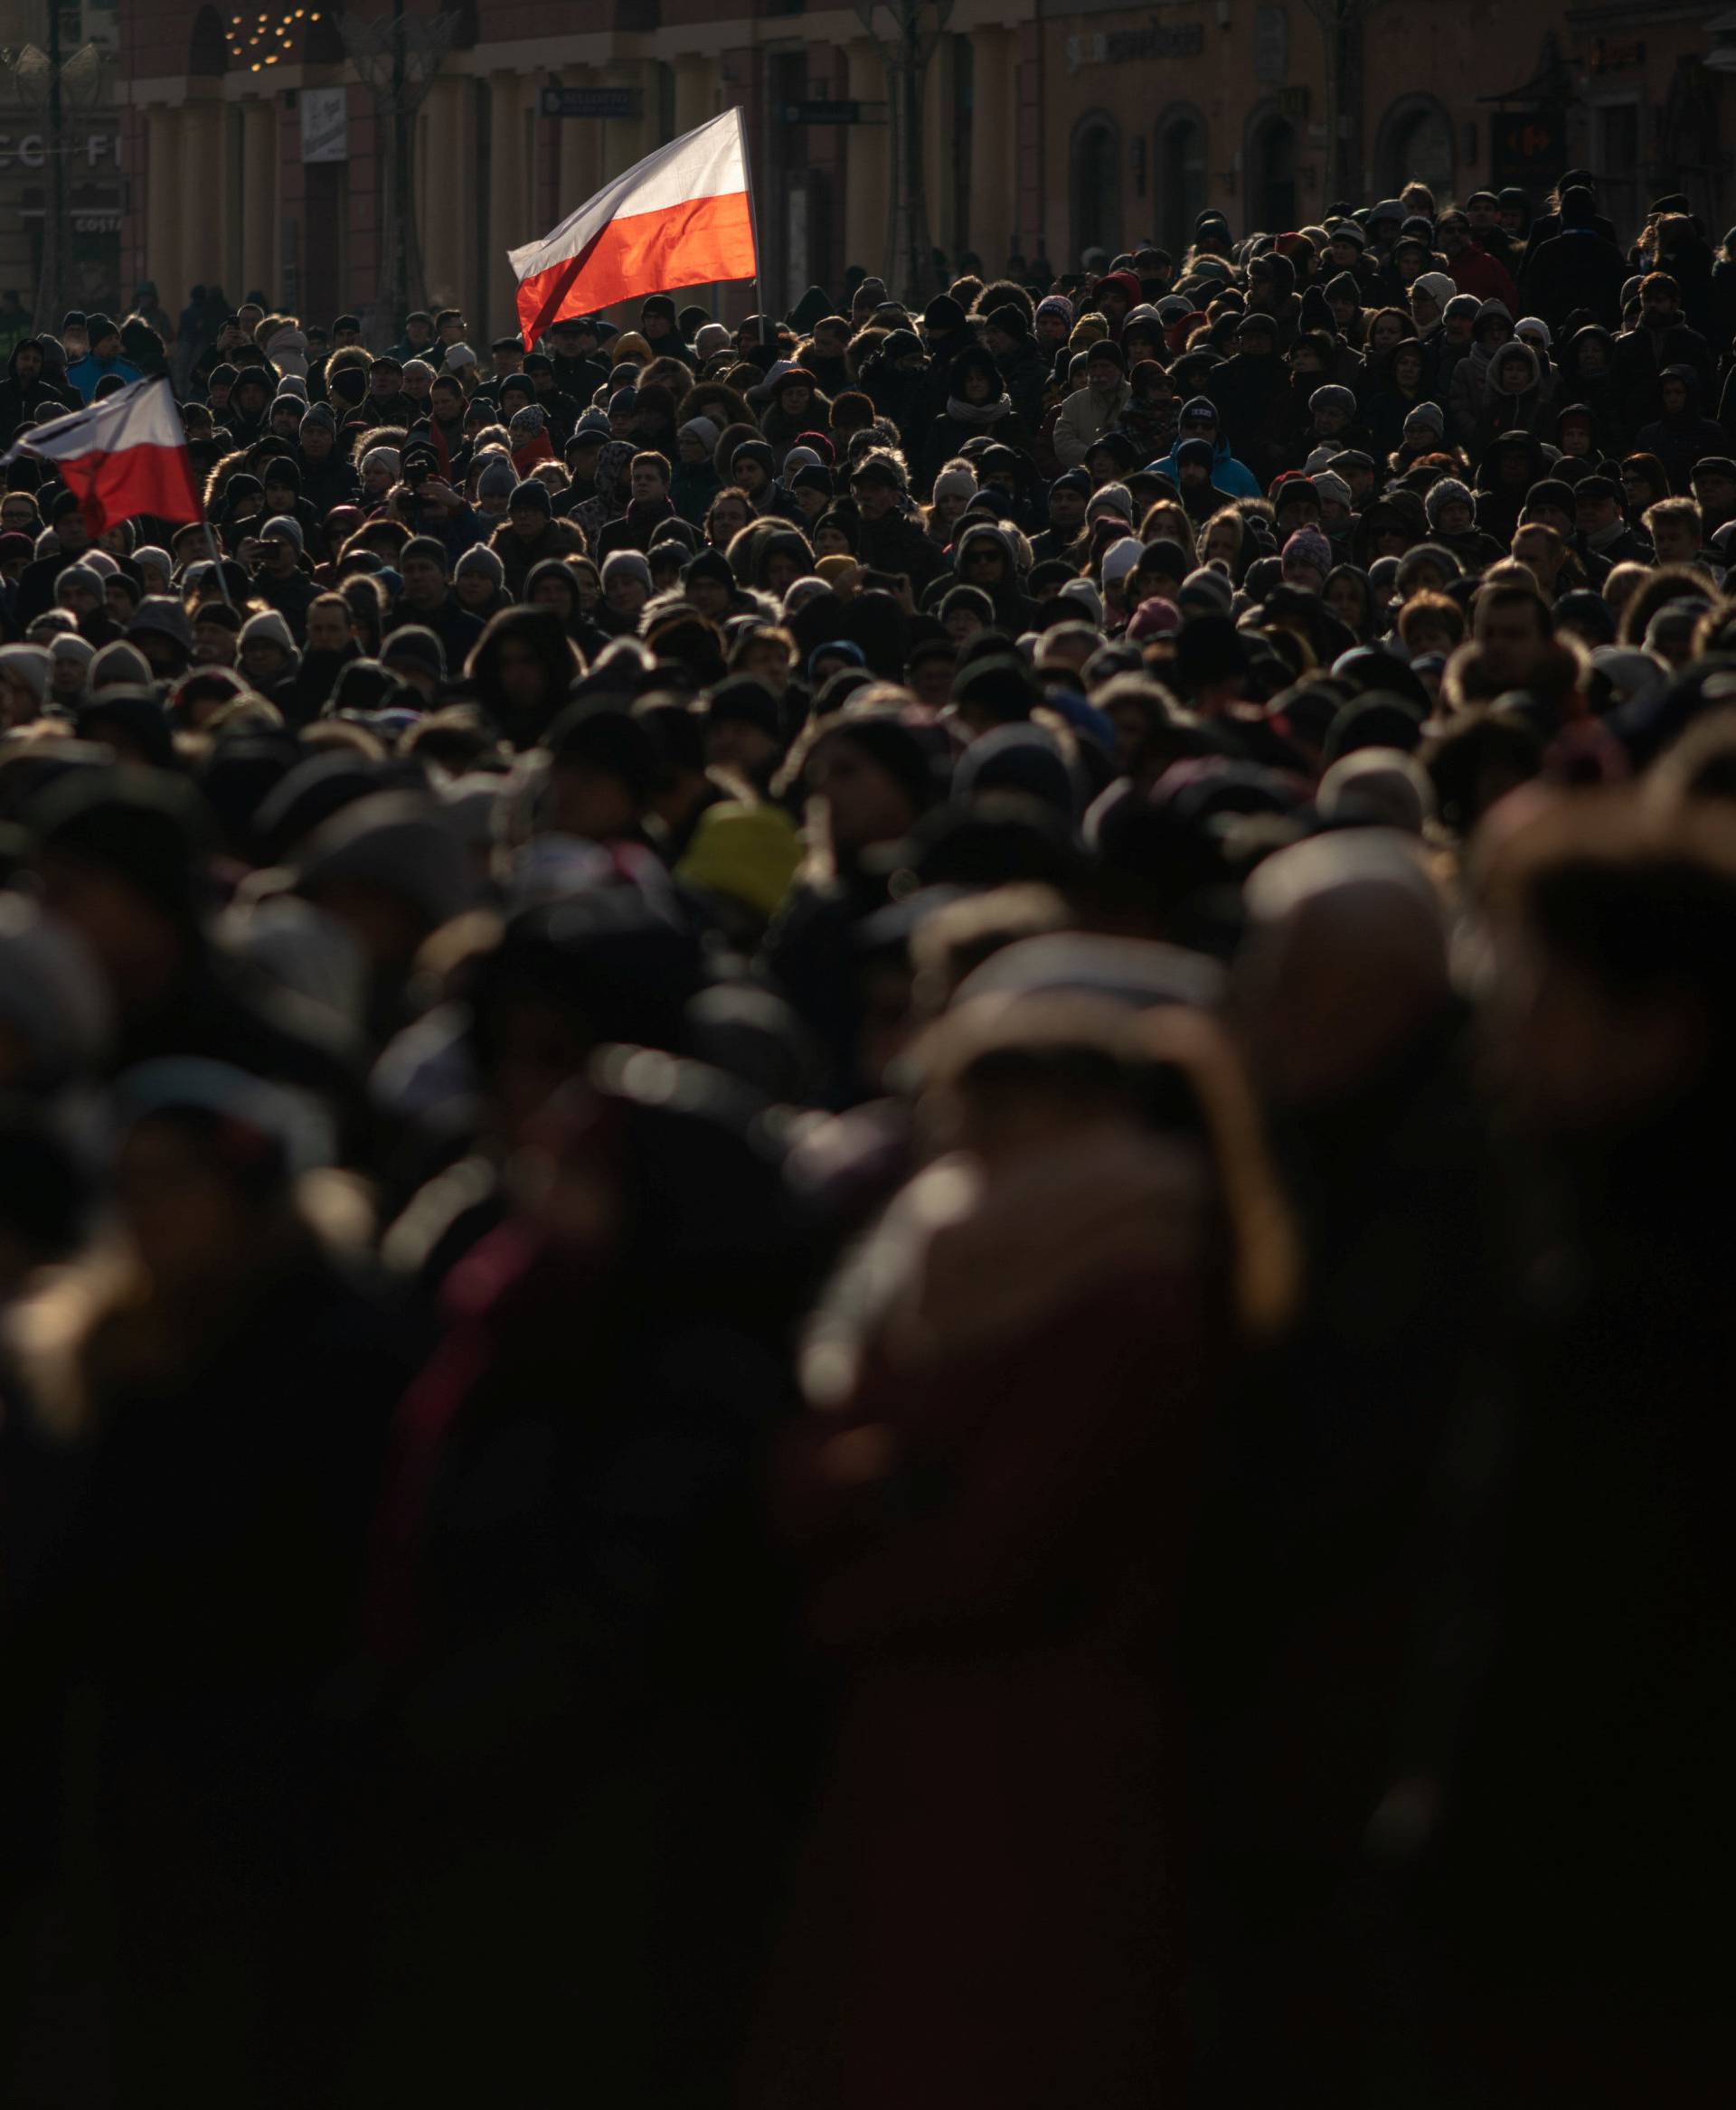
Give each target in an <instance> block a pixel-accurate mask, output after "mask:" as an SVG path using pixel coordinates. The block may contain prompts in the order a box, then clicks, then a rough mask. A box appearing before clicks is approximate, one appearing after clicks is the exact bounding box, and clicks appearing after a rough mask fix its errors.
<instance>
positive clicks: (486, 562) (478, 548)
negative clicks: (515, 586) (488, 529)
mask: <svg viewBox="0 0 1736 2110" xmlns="http://www.w3.org/2000/svg"><path fill="white" fill-rule="evenodd" d="M478 573H480V574H481V576H482V577H483V578H484V579H486V580H487V581H488V583H489V585H490V586H492V587H494V588H495V589H499V588H501V587H503V586H505V583H506V567H505V565H504V564H503V563H502V562H501V560H500V559H499V558H498V557H497V556H496V555H495V552H494V551H492V550H491V549H490V548H489V547H488V545H487V544H486V542H473V543H472V544H471V546H470V547H469V548H468V549H467V551H465V552H464V554H463V556H462V557H460V558H459V559H458V562H457V563H456V564H455V565H454V566H453V567H452V576H453V577H454V578H455V579H467V578H475V577H476V575H477V574H478Z"/></svg>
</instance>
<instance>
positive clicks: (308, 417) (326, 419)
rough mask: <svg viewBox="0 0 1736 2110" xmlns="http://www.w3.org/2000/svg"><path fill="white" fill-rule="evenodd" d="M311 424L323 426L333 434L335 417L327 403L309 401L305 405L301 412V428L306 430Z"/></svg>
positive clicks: (335, 422)
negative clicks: (305, 408)
mask: <svg viewBox="0 0 1736 2110" xmlns="http://www.w3.org/2000/svg"><path fill="white" fill-rule="evenodd" d="M311 425H319V426H323V427H324V428H325V430H326V431H327V432H330V433H334V434H335V432H336V430H337V419H335V418H334V417H333V415H332V407H331V405H330V404H329V403H310V404H309V405H308V406H307V410H305V411H303V413H302V419H301V429H302V430H303V431H304V432H306V431H307V429H308V427H309V426H311Z"/></svg>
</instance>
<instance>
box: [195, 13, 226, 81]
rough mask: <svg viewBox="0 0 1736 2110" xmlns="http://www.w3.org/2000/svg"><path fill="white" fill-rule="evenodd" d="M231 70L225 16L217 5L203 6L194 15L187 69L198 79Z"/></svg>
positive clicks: (208, 78) (208, 77)
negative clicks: (224, 28)
mask: <svg viewBox="0 0 1736 2110" xmlns="http://www.w3.org/2000/svg"><path fill="white" fill-rule="evenodd" d="M187 71H188V72H189V73H191V74H192V75H193V77H194V78H195V79H198V80H210V79H211V78H212V76H213V75H215V74H218V73H226V72H227V71H229V44H228V40H227V37H226V35H225V33H224V30H223V18H222V14H221V13H220V12H219V11H218V10H217V9H216V8H215V7H202V8H201V9H200V10H199V12H198V14H196V15H195V16H194V17H193V34H192V36H191V37H190V38H189V40H188V42H187Z"/></svg>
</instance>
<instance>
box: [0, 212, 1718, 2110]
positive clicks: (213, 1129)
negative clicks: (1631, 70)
mask: <svg viewBox="0 0 1736 2110" xmlns="http://www.w3.org/2000/svg"><path fill="white" fill-rule="evenodd" d="M1535 203H1536V201H1533V200H1528V199H1527V197H1526V196H1525V194H1524V193H1519V192H1503V193H1499V194H1495V193H1477V194H1475V195H1473V196H1471V197H1470V198H1469V199H1467V202H1466V203H1465V204H1464V206H1463V207H1462V208H1460V207H1457V206H1449V205H1448V203H1447V202H1446V201H1444V200H1437V199H1436V198H1435V197H1433V196H1432V195H1431V194H1430V193H1429V192H1428V191H1427V190H1426V189H1425V188H1424V187H1422V186H1421V185H1420V184H1412V185H1411V186H1410V187H1409V188H1408V189H1407V190H1406V192H1405V193H1404V194H1403V196H1402V197H1401V198H1400V199H1396V200H1385V201H1381V202H1378V203H1374V204H1373V205H1372V206H1368V207H1365V208H1363V209H1360V210H1355V211H1351V210H1349V209H1347V208H1346V209H1344V210H1342V211H1340V212H1335V213H1334V214H1331V215H1328V216H1326V220H1325V221H1324V223H1323V224H1320V225H1317V226H1307V227H1303V228H1300V229H1298V230H1295V231H1288V230H1281V229H1280V230H1278V231H1273V232H1260V231H1252V230H1245V231H1242V232H1241V233H1240V234H1238V231H1236V230H1235V229H1234V228H1233V227H1232V226H1231V223H1230V221H1228V220H1227V219H1226V218H1225V217H1224V216H1223V215H1222V213H1219V212H1206V213H1204V214H1203V215H1202V217H1201V218H1200V220H1199V222H1198V225H1197V228H1196V229H1195V232H1194V242H1193V246H1192V247H1191V249H1190V250H1188V251H1187V253H1186V254H1185V255H1183V256H1172V255H1170V254H1168V253H1166V252H1165V251H1164V250H1160V249H1156V248H1153V247H1144V248H1140V249H1138V250H1132V251H1129V252H1128V253H1127V254H1125V255H1122V256H1119V257H1116V258H1110V257H1108V256H1105V255H1098V254H1090V255H1087V256H1086V257H1085V258H1083V259H1080V267H1081V268H1080V269H1078V270H1076V271H1071V272H1064V273H1059V274H1056V273H1052V271H1051V269H1050V268H1049V267H1048V266H1047V265H1044V266H1043V268H1042V270H1041V271H1033V270H1032V269H1031V268H1028V267H1027V266H1025V265H1024V263H1023V262H1022V261H1019V260H1017V259H1015V260H1014V264H1013V265H1012V266H1011V267H1010V268H1009V269H1008V270H1007V272H1006V273H1005V274H1004V275H1003V276H1002V277H1000V278H987V277H986V275H985V274H983V273H981V272H979V271H974V270H972V271H964V272H961V273H960V275H959V276H958V277H957V278H955V279H954V281H953V282H952V283H951V284H950V285H949V286H948V289H947V290H946V291H945V292H944V293H941V294H939V295H937V296H936V297H933V298H930V299H928V300H927V301H926V302H925V303H921V304H913V303H907V302H906V301H904V300H901V299H900V298H899V297H897V295H896V293H895V291H894V290H893V289H892V288H889V287H887V286H886V285H885V284H883V283H882V282H881V281H879V280H878V279H875V278H870V277H866V276H864V275H863V274H862V273H861V272H860V271H853V272H852V273H851V274H850V278H849V281H848V283H847V284H846V285H844V287H839V288H835V289H829V290H828V289H823V288H817V287H816V288H815V289H813V290H812V291H810V292H809V293H808V294H807V296H806V297H804V298H803V299H802V300H801V301H799V302H798V303H797V304H796V306H794V307H793V308H792V309H791V310H790V312H789V314H788V316H781V317H780V316H776V315H771V314H763V315H756V316H750V317H749V318H748V319H747V320H746V321H745V322H743V323H742V324H741V325H739V326H730V325H725V324H723V323H722V322H720V321H717V320H715V319H713V316H712V313H711V311H710V310H709V309H705V308H699V307H694V306H686V305H684V302H683V300H682V299H681V298H679V297H670V296H668V295H662V294H659V295H656V296H654V297H648V298H646V299H645V301H644V302H643V304H642V306H639V307H638V308H637V313H636V314H635V315H634V316H632V317H631V318H629V319H628V320H627V321H626V322H625V323H624V324H623V325H620V326H617V325H613V324H611V323H609V322H608V321H606V320H605V319H603V318H601V317H599V316H564V317H562V318H561V319H559V320H557V321H556V322H555V323H554V324H553V325H552V327H551V328H550V330H549V331H548V333H547V335H546V336H545V337H544V338H543V339H542V341H541V342H540V343H537V344H529V345H527V344H524V342H523V341H522V340H521V338H520V337H519V336H518V335H516V334H510V333H509V334H500V335H495V336H493V337H492V338H491V339H489V341H487V342H486V344H485V342H484V340H485V339H486V338H489V333H488V332H487V331H486V330H476V329H473V328H472V327H471V325H469V323H468V322H467V318H466V317H465V316H463V315H462V314H460V313H458V312H457V311H454V310H449V309H448V310H444V311H441V312H439V313H419V314H413V315H410V316H408V318H406V319H405V320H404V321H403V325H402V335H401V339H400V340H399V341H398V342H396V343H394V344H390V345H388V344H382V343H378V342H376V343H375V344H373V345H372V346H371V345H369V344H364V343H363V330H362V325H361V323H360V321H359V319H358V317H356V316H338V317H337V318H336V319H335V322H333V323H332V324H331V325H330V327H329V329H325V328H316V326H315V325H314V324H313V323H311V322H309V321H307V320H304V319H303V318H300V317H297V316H293V315H289V314H286V313H283V312H281V311H272V310H269V309H268V307H267V306H265V304H264V303H263V302H259V301H255V302H250V303H249V304H246V305H244V306H241V307H240V308H239V309H235V310H232V311H231V309H230V308H229V307H228V306H227V304H226V302H225V300H224V298H223V296H222V293H221V291H219V290H217V289H215V288H208V287H196V288H194V289H193V300H192V302H191V303H190V305H189V306H188V308H187V310H186V311H185V313H184V315H183V316H181V318H180V322H179V325H178V326H172V325H171V323H170V319H169V317H168V316H166V315H165V314H164V313H163V312H162V311H161V309H160V308H158V307H157V306H156V289H155V288H153V287H146V288H144V289H142V292H141V295H140V297H139V299H138V300H137V303H136V306H135V308H134V310H133V311H132V312H130V313H129V314H128V315H127V316H125V318H124V319H122V320H121V321H119V322H117V321H116V320H115V319H114V318H112V317H110V316H101V315H96V314H90V313H85V314H79V315H73V316H67V317H66V318H65V321H64V324H63V325H62V326H61V329H60V331H59V333H58V334H48V333H46V332H45V331H43V330H42V328H41V327H40V326H39V327H38V328H37V330H36V331H35V333H34V334H29V333H28V332H27V331H22V330H21V331H20V332H18V333H17V334H16V342H15V343H14V346H13V349H12V352H11V355H10V359H9V361H8V363H7V374H6V379H5V383H4V385H3V386H0V437H4V438H5V440H6V441H7V443H8V444H9V445H13V444H14V443H15V442H16V441H17V440H18V439H19V438H21V437H24V436H27V435H28V434H29V432H30V431H31V430H32V429H34V428H36V427H38V426H41V425H42V424H44V423H47V422H49V421H51V420H52V419H55V418H57V417H59V416H61V415H62V414H63V413H64V412H65V411H66V410H67V409H69V408H70V407H74V406H76V405H78V404H79V403H80V402H91V401H96V400H100V399H102V398H103V397H105V396H107V395H108V394H109V393H111V392H113V391H115V390H117V389H120V388H123V387H126V386H127V385H128V384H129V383H130V382H132V381H136V380H138V379H140V378H141V377H146V376H151V375H155V374H167V375H168V376H169V378H170V379H171V381H172V382H173V385H174V389H175V397H176V400H177V401H178V402H179V403H180V405H181V411H182V417H183V419H184V427H185V434H186V444H187V447H188V450H189V453H190V456H191V459H192V462H193V466H194V467H195V469H196V472H197V475H198V477H199V479H200V482H201V485H202V487H203V493H204V509H205V518H204V519H203V520H201V521H198V522H193V523H185V522H181V523H176V522H167V521H158V520H153V519H149V518H146V519H135V520H130V521H125V522H109V521H107V520H104V519H101V518H99V519H98V520H97V521H96V522H95V523H92V521H91V519H90V517H89V516H88V513H87V510H86V508H85V507H84V506H83V505H82V504H81V503H80V497H79V496H78V495H77V494H76V493H75V492H73V491H71V490H68V489H66V488H64V487H62V486H61V484H60V483H59V482H58V481H57V480H56V478H55V476H54V474H53V472H52V466H50V465H49V464H47V463H45V462H44V461H42V459H41V458H39V457H37V456H34V455H33V454H32V453H31V452H29V451H28V450H27V449H26V450H24V451H14V453H13V454H12V455H11V456H10V457H9V458H8V460H7V462H6V464H5V471H4V476H5V492H4V496H0V635H3V636H4V637H5V640H6V642H5V643H4V644H3V645H0V866H3V870H0V881H3V884H0V1164H3V1165H4V1176H3V1177H0V1323H3V1325H4V1350H3V1352H0V1519H3V1520H4V1521H3V1524H0V1530H3V1532H4V1537H3V1538H0V1585H3V1589H0V1648H3V1649H4V1652H5V1653H4V1662H5V1685H6V1701H7V1705H6V1710H5V1719H6V1724H7V1728H6V1732H5V1744H6V1757H7V1760H8V1766H7V1777H8V1782H9V1786H8V1792H7V1794H6V1796H5V1816H6V1820H7V1822H6V1828H5V1842H6V1843H5V1854H4V1857H3V1858H0V1901H3V1909H0V1944H4V1947H3V1949H0V1955H4V1963H5V1967H4V1970H0V2018H3V2021H4V2041H3V2042H0V2061H3V2062H4V2064H3V2066H0V2073H3V2075H4V2077H0V2096H3V2097H4V2099H5V2102H6V2103H7V2104H9V2105H19V2106H20V2110H51V2106H53V2110H60V2106H62V2105H64V2106H67V2110H170V2106H173V2110H206V2106H209V2110H219V2106H221V2110H254V2106H259V2110H290V2106H291V2105H293V2106H295V2110H307V2106H308V2105H316V2104H317V2105H333V2106H336V2110H348V2106H350V2105H358V2106H359V2105H363V2104H366V2105H371V2106H377V2105H410V2104H416V2105H447V2104H452V2105H458V2104H464V2105H478V2104H491V2105H512V2106H514V2110H516V2106H519V2105H525V2106H529V2105H544V2104H556V2103H569V2102H571V2103H577V2102H583V2103H591V2104H597V2105H611V2106H615V2105H618V2106H620V2110H705V2106H714V2110H786V2106H787V2110H1134V2106H1135V2105H1140V2106H1147V2110H1156V2106H1159V2105H1161V2106H1164V2110H1174V2106H1178V2105H1187V2106H1191V2110H1253V2106H1255V2105H1259V2106H1260V2110H1289V2106H1297V2105H1310V2106H1312V2105H1332V2106H1333V2110H1422V2106H1424V2105H1427V2106H1429V2110H1470V2106H1471V2105H1478V2106H1479V2110H1518V2106H1519V2105H1528V2106H1534V2105H1545V2104H1548V2105H1553V2104H1561V2105H1566V2104H1571V2105H1575V2110H1597V2106H1602V2105H1608V2106H1609V2110H1615V2105H1623V2106H1624V2110H1626V2106H1629V2105H1633V2104H1636V2103H1640V2102H1646V2103H1658V2104H1668V2105H1671V2106H1672V2110H1694V2106H1696V2105H1703V2104H1705V2105H1710V2104H1712V2103H1713V2102H1715V2101H1718V2100H1721V2099H1722V2096H1723V2091H1724V2089H1725V2088H1727V2086H1728V2055H1727V2052H1726V2051H1725V2050H1724V2049H1723V2039H1724V2036H1725V2027H1724V2021H1723V2008H1724V2006H1725V2003H1726V2001H1727V1993H1726V1991H1725V1988H1724V1986H1723V1984H1722V1976H1723V1973H1722V1967H1721V1961H1720V1960H1721V1957H1722V1954H1723V1951H1722V1940H1721V1939H1720V1937H1719V1936H1718V1933H1717V1920H1718V1913H1719V1909H1720V1907H1721V1906H1722V1901H1723V1898H1724V1895H1725V1891H1726V1889H1727V1886H1728V1883H1729V1880H1730V1879H1731V1874H1732V1866H1731V1863H1732V1854H1731V1846H1732V1839H1731V1814H1730V1813H1731V1795H1730V1786H1729V1784H1730V1780H1731V1771H1732V1764H1733V1763H1736V1749H1733V1748H1732V1737H1731V1729H1732V1701H1733V1700H1736V1689H1733V1686H1732V1661H1733V1659H1732V1653H1731V1631H1730V1626H1731V1603H1732V1598H1731V1580H1732V1578H1731V1531H1730V1528H1729V1523H1728V1520H1727V1518H1726V1517H1725V1515H1724V1513H1723V1512H1724V1508H1725V1504H1726V1502H1727V1500H1728V1488H1729V1484H1730V1471H1729V1467H1730V1462H1731V1461H1730V1447H1731V1446H1730V1439H1729V1436H1728V1425H1727V1424H1726V1423H1725V1421H1724V1420H1723V1419H1722V1414H1723V1409H1722V1408H1719V1407H1718V1406H1717V1397H1718V1393H1719V1390H1720V1389H1721V1388H1722V1386H1723V1385H1724V1384H1726V1383H1728V1382H1730V1373H1731V1369H1732V1367H1736V1361H1733V1359H1736V1299H1732V1297H1731V1290H1730V1284H1731V1276H1732V1267H1736V1230H1733V1229H1732V1218H1731V1209H1730V1206H1729V1196H1730V1192H1731V1190H1730V1188H1729V1186H1727V1184H1726V1182H1725V1179H1724V1175H1723V1173H1722V1170H1721V1167H1722V1164H1723V1160H1724V1156H1725V1154H1726V1153H1727V1152H1728V1153H1729V1154H1731V1160H1732V1167H1731V1169H1732V1172H1736V1114H1732V1097H1731V1084H1732V1081H1736V1067H1733V1065H1736V807H1733V806H1732V801H1733V800H1736V708H1733V706H1736V598H1731V593H1727V590H1726V578H1727V574H1728V573H1731V572H1736V540H1733V539H1736V232H1732V234H1731V235H1730V236H1727V237H1726V238H1725V239H1724V241H1723V242H1722V245H1721V246H1720V247H1719V249H1718V250H1715V251H1714V250H1713V248H1712V245H1711V243H1710V242H1709V240H1708V239H1707V235H1706V232H1705V231H1704V230H1703V227H1702V225H1701V223H1700V222H1699V221H1698V220H1697V219H1696V218H1695V216H1694V212H1692V211H1691V210H1690V208H1689V204H1688V201H1686V200H1685V199H1683V198H1675V197H1665V198H1663V199H1660V200H1659V201H1658V202H1657V203H1656V205H1655V206H1654V207H1653V208H1652V210H1651V211H1650V212H1649V214H1648V215H1647V218H1646V224H1645V226H1644V228H1643V229H1641V230H1640V231H1638V232H1637V239H1636V240H1634V241H1633V243H1632V246H1631V247H1623V246H1621V245H1622V243H1623V242H1624V241H1625V240H1627V238H1628V235H1629V234H1631V233H1632V232H1633V231H1632V230H1620V231H1618V230H1617V229H1615V228H1613V227H1612V226H1611V225H1610V224H1609V221H1607V220H1606V219H1605V218H1604V217H1603V216H1602V215H1601V213H1600V211H1599V200H1598V198H1597V196H1596V194H1595V190H1594V186H1593V185H1592V184H1591V182H1590V178H1588V177H1586V176H1584V175H1582V174H1571V175H1570V176H1569V177H1567V178H1566V179H1565V180H1564V181H1563V182H1562V183H1561V184H1560V185H1559V186H1558V189H1557V191H1556V193H1554V194H1553V195H1552V198H1551V199H1550V200H1549V202H1548V207H1547V210H1546V211H1544V212H1542V213H1534V205H1535ZM37 319H38V323H39V325H40V322H41V320H42V318H40V317H39V318H37ZM93 525H94V528H95V532H93ZM1731 591H1732V592H1736V589H1731Z"/></svg>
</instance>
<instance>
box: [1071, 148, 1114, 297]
mask: <svg viewBox="0 0 1736 2110" xmlns="http://www.w3.org/2000/svg"><path fill="white" fill-rule="evenodd" d="M1072 179H1073V180H1072V199H1073V259H1072V260H1073V261H1074V262H1077V261H1078V260H1079V259H1080V258H1081V257H1082V256H1083V255H1084V254H1085V251H1086V250H1108V251H1109V255H1110V256H1114V255H1115V253H1116V251H1117V250H1119V248H1120V247H1121V133H1120V129H1119V127H1118V126H1117V124H1116V122H1115V119H1114V118H1111V117H1110V116H1109V115H1108V113H1107V112H1106V111H1103V110H1093V111H1091V112H1090V115H1089V116H1086V117H1082V118H1080V120H1079V122H1078V124H1077V125H1075V126H1074V127H1073V149H1072Z"/></svg>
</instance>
